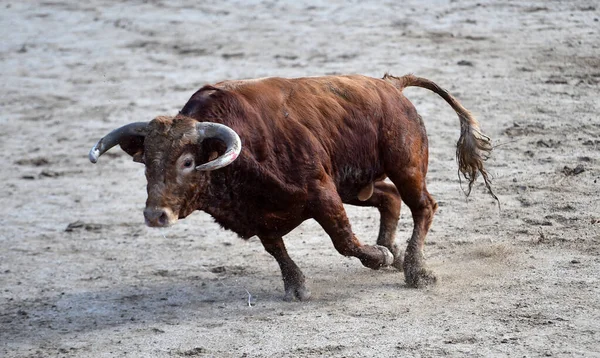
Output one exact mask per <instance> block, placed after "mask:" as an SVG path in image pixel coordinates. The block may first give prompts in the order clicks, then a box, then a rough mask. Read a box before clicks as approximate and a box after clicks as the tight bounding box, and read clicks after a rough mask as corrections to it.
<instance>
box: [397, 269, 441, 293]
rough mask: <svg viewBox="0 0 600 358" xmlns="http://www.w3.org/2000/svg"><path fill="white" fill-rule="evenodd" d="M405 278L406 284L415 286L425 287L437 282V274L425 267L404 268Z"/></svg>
mask: <svg viewBox="0 0 600 358" xmlns="http://www.w3.org/2000/svg"><path fill="white" fill-rule="evenodd" d="M404 279H405V280H406V285H407V286H408V287H413V288H424V287H427V286H431V285H434V284H435V283H436V282H437V277H436V276H435V274H434V273H433V272H432V271H431V270H428V269H426V268H424V267H420V268H417V269H413V268H411V269H406V268H405V269H404Z"/></svg>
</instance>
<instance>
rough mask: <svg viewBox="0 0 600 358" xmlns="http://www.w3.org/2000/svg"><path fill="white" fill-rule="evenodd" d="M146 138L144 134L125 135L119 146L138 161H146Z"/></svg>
mask: <svg viewBox="0 0 600 358" xmlns="http://www.w3.org/2000/svg"><path fill="white" fill-rule="evenodd" d="M144 138H145V137H142V136H127V137H124V138H123V139H122V140H121V142H120V143H119V146H120V147H121V149H123V151H124V152H125V153H127V154H129V155H131V157H132V158H133V161H134V162H136V163H143V162H144Z"/></svg>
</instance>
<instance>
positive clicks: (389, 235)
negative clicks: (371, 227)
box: [347, 181, 404, 270]
mask: <svg viewBox="0 0 600 358" xmlns="http://www.w3.org/2000/svg"><path fill="white" fill-rule="evenodd" d="M401 203H402V200H401V198H400V194H399V193H398V189H396V187H395V186H394V185H392V184H388V183H385V182H383V181H378V182H375V184H374V189H373V195H371V197H370V198H369V199H367V200H365V201H361V200H359V199H358V198H354V199H352V200H349V201H348V202H347V204H350V205H356V206H372V207H375V208H377V209H378V210H379V214H380V221H379V236H378V237H377V245H381V246H385V247H387V248H388V250H390V251H391V252H392V255H394V263H393V264H392V266H394V267H395V268H397V269H398V270H402V263H403V261H404V260H403V255H404V252H402V250H400V249H399V247H398V245H397V244H396V243H395V239H396V228H397V227H398V220H399V219H400V205H401Z"/></svg>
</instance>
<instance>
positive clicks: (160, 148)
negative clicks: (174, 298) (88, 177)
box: [89, 115, 242, 227]
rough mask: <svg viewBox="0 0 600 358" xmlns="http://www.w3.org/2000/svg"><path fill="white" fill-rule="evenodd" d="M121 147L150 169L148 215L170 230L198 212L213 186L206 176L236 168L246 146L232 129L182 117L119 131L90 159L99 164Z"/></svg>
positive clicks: (149, 219)
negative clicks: (212, 142)
mask: <svg viewBox="0 0 600 358" xmlns="http://www.w3.org/2000/svg"><path fill="white" fill-rule="evenodd" d="M207 139H216V140H218V142H221V143H222V144H220V143H216V144H218V146H219V147H223V144H224V147H225V149H224V151H223V150H212V149H208V148H210V147H209V146H206V145H204V146H203V145H202V143H203V142H204V141H205V140H207ZM117 144H118V145H120V146H121V148H122V149H123V150H124V151H125V152H127V153H128V154H129V155H131V156H132V157H133V160H134V161H136V162H140V163H143V164H145V165H146V179H147V180H148V187H147V191H148V199H147V201H146V208H145V209H144V217H145V219H146V225H148V226H152V227H165V226H170V225H172V224H174V223H175V222H176V221H177V219H179V218H184V217H186V216H188V215H189V214H191V213H192V212H193V211H194V210H196V209H198V207H197V203H196V201H197V200H198V197H199V195H201V193H202V192H203V190H204V189H205V187H206V185H207V175H206V173H205V172H206V171H211V170H216V169H219V168H222V167H224V166H227V165H229V164H231V163H232V162H233V161H234V160H235V159H236V158H237V156H238V155H239V153H240V150H241V148H242V145H241V141H240V137H239V136H238V135H237V133H235V132H234V131H233V130H232V129H231V128H229V127H227V126H225V125H222V124H218V123H212V122H197V121H196V120H194V119H192V118H189V117H185V116H181V115H179V116H176V117H157V118H155V119H154V120H152V121H150V122H136V123H131V124H127V125H125V126H123V127H120V128H117V129H115V130H113V131H112V132H110V133H109V134H108V135H106V136H105V137H104V138H102V139H100V140H99V141H98V143H96V145H95V146H94V147H93V148H92V149H91V150H90V154H89V157H90V161H91V162H92V163H96V162H97V161H98V157H100V156H101V155H102V154H103V153H104V152H106V151H107V150H109V149H110V148H112V147H114V146H116V145H117ZM213 147H214V146H213ZM218 152H223V154H221V155H218V154H217V153H218Z"/></svg>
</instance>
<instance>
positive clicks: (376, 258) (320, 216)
mask: <svg viewBox="0 0 600 358" xmlns="http://www.w3.org/2000/svg"><path fill="white" fill-rule="evenodd" d="M313 205H314V206H315V208H314V211H313V217H314V219H315V220H316V221H317V222H318V223H319V224H320V225H321V226H322V227H323V229H324V230H325V232H327V234H329V236H330V237H331V241H333V246H334V247H335V248H336V250H337V251H338V252H339V253H340V254H342V255H344V256H353V257H356V258H358V259H359V260H360V262H362V264H363V265H364V266H366V267H368V268H372V269H378V268H380V267H383V266H389V265H391V264H392V263H393V261H394V256H393V255H392V253H391V252H390V250H389V249H388V248H386V247H385V246H380V245H362V244H361V243H360V242H359V241H358V239H357V238H356V236H354V234H353V233H352V228H351V226H350V222H349V221H348V217H347V215H346V211H345V210H344V205H343V204H342V199H341V198H340V196H339V195H338V193H337V190H336V189H335V185H334V184H333V181H332V180H331V179H328V178H326V179H324V180H323V181H322V183H321V186H320V188H319V190H318V192H317V198H316V200H315V202H314V204H313Z"/></svg>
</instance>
